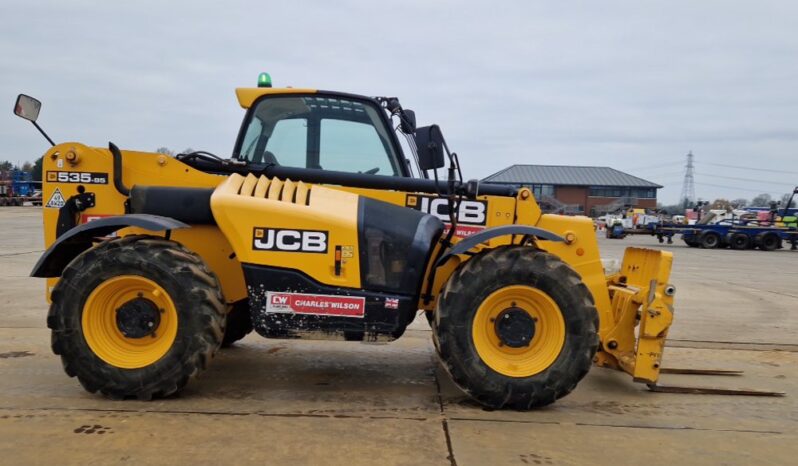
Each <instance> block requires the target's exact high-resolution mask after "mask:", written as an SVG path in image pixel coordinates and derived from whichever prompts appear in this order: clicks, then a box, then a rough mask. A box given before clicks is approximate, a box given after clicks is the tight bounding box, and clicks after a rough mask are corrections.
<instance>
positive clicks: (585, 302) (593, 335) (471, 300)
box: [433, 246, 599, 410]
mask: <svg viewBox="0 0 798 466" xmlns="http://www.w3.org/2000/svg"><path fill="white" fill-rule="evenodd" d="M514 285H524V286H529V287H533V288H536V289H537V290H540V291H542V292H543V293H545V294H546V295H548V296H549V297H550V298H551V299H552V300H554V302H555V303H556V304H557V306H558V307H559V312H560V313H561V315H562V318H563V320H564V323H565V340H564V343H563V345H562V349H561V350H560V352H559V355H558V356H556V359H555V360H554V362H553V363H551V364H550V365H549V366H548V367H547V368H546V369H545V370H543V371H542V372H538V373H536V374H534V375H531V376H528V377H512V376H507V375H504V374H501V373H499V372H497V371H495V370H493V369H492V368H491V367H490V366H489V365H488V364H486V363H485V362H484V361H483V360H482V359H481V358H480V356H479V353H478V351H477V349H476V346H475V342H474V337H473V335H472V329H473V325H474V324H473V323H474V319H475V316H476V314H477V311H478V308H479V307H480V305H481V303H482V302H483V301H484V300H485V299H486V298H487V297H488V296H489V295H491V294H492V293H494V292H495V291H497V290H500V289H503V288H505V287H509V286H514ZM598 324H599V321H598V313H597V312H596V308H595V306H594V302H593V296H592V295H591V293H590V291H589V290H588V288H587V287H586V286H585V284H584V283H583V282H582V280H581V278H580V276H579V275H578V274H577V273H576V272H575V271H574V270H573V269H572V268H571V267H569V266H568V265H567V264H565V263H564V262H563V261H561V260H560V259H559V258H557V257H556V256H554V255H552V254H549V253H546V252H543V251H540V250H536V249H534V248H531V247H526V246H506V247H499V248H496V249H492V250H488V251H483V252H481V253H479V254H478V255H476V256H474V257H472V258H471V259H470V260H468V261H467V262H465V263H464V264H462V265H461V266H460V267H459V268H458V269H457V270H456V271H455V273H454V274H453V276H452V277H451V278H450V279H449V281H448V282H447V283H446V285H445V287H444V289H443V291H442V293H441V294H440V296H439V298H438V303H437V308H436V312H435V319H434V331H433V336H434V339H435V344H436V348H437V349H438V353H439V355H440V358H441V360H442V361H443V364H444V367H445V368H446V369H447V370H448V372H449V374H450V375H451V377H452V379H453V380H454V382H455V383H456V384H457V385H458V386H459V387H460V388H461V389H463V390H464V391H465V392H466V393H468V394H469V395H470V396H472V397H473V398H474V399H476V400H477V401H478V402H479V403H481V404H482V405H484V406H486V407H489V408H494V409H498V408H502V407H510V408H514V409H520V410H526V409H531V408H535V407H539V406H544V405H547V404H550V403H552V402H554V401H555V400H557V399H559V398H562V397H563V396H565V395H567V394H568V393H570V392H571V391H572V390H573V389H574V388H575V387H576V384H577V383H578V382H579V381H580V380H581V379H582V378H583V377H584V376H585V374H587V372H588V370H589V369H590V366H591V364H592V361H593V356H594V355H595V353H596V349H597V348H598V344H599V339H598V334H597V331H598ZM533 338H534V337H533Z"/></svg>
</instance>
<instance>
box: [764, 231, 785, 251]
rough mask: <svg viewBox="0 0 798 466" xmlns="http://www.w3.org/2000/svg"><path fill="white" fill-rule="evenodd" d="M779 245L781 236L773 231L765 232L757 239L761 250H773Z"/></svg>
mask: <svg viewBox="0 0 798 466" xmlns="http://www.w3.org/2000/svg"><path fill="white" fill-rule="evenodd" d="M779 246H781V238H779V235H777V234H775V233H766V234H764V235H762V238H761V239H760V240H759V248H760V249H761V250H763V251H775V250H776V249H778V248H779Z"/></svg>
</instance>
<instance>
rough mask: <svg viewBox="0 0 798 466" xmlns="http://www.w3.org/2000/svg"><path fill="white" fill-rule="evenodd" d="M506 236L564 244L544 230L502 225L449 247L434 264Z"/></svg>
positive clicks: (557, 236) (560, 238)
mask: <svg viewBox="0 0 798 466" xmlns="http://www.w3.org/2000/svg"><path fill="white" fill-rule="evenodd" d="M506 235H525V236H534V237H536V238H539V239H542V240H546V241H558V242H564V241H565V238H563V237H562V236H559V235H556V234H554V233H552V232H550V231H548V230H544V229H542V228H535V227H530V226H526V225H502V226H500V227H493V228H487V229H485V230H482V231H480V232H479V233H475V234H473V235H471V236H469V237H467V238H465V239H463V240H461V241H459V242H458V243H457V244H455V245H454V246H453V247H451V248H450V249H449V250H448V251H446V252H445V253H444V254H443V255H442V256H441V257H440V259H438V262H437V263H436V264H435V266H436V267H439V266H441V265H443V264H444V263H445V262H446V260H447V259H449V258H450V257H451V256H455V255H457V254H463V253H464V252H466V251H468V250H469V249H471V248H473V247H474V246H476V245H478V244H479V243H482V242H484V241H487V240H489V239H491V238H496V237H497V236H506Z"/></svg>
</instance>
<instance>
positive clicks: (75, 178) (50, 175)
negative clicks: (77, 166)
mask: <svg viewBox="0 0 798 466" xmlns="http://www.w3.org/2000/svg"><path fill="white" fill-rule="evenodd" d="M47 182H48V183H81V184H108V173H101V172H65V171H48V172H47Z"/></svg>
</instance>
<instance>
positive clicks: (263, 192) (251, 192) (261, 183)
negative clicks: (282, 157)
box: [238, 173, 311, 205]
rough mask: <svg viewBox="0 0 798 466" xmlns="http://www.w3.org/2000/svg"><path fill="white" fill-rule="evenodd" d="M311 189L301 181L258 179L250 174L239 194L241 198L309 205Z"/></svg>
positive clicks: (262, 177) (261, 177)
mask: <svg viewBox="0 0 798 466" xmlns="http://www.w3.org/2000/svg"><path fill="white" fill-rule="evenodd" d="M310 189H311V187H310V185H308V184H305V183H303V182H301V181H297V182H294V181H291V180H290V179H286V180H285V181H283V180H281V179H279V178H268V177H266V176H263V175H261V176H260V177H257V176H255V175H253V174H251V173H250V174H249V175H247V177H246V178H245V179H244V183H242V184H241V189H240V190H239V191H238V194H239V195H240V196H251V197H257V198H261V199H271V200H274V201H282V202H290V203H292V204H300V205H309V204H310Z"/></svg>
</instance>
